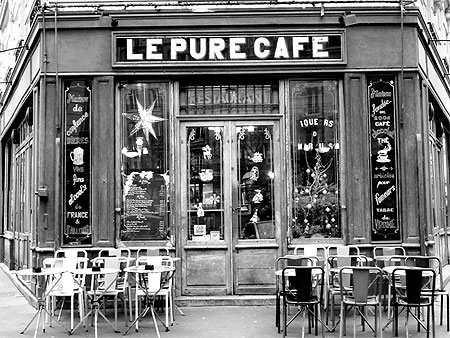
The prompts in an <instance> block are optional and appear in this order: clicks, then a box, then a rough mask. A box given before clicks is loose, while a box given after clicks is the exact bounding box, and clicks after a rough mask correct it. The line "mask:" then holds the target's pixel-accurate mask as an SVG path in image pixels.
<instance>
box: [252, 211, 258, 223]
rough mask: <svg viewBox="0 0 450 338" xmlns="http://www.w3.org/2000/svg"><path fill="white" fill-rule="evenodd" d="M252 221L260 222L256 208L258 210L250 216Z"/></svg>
mask: <svg viewBox="0 0 450 338" xmlns="http://www.w3.org/2000/svg"><path fill="white" fill-rule="evenodd" d="M250 222H252V223H254V224H256V223H258V222H259V217H258V209H256V211H255V212H254V213H253V216H252V218H250Z"/></svg>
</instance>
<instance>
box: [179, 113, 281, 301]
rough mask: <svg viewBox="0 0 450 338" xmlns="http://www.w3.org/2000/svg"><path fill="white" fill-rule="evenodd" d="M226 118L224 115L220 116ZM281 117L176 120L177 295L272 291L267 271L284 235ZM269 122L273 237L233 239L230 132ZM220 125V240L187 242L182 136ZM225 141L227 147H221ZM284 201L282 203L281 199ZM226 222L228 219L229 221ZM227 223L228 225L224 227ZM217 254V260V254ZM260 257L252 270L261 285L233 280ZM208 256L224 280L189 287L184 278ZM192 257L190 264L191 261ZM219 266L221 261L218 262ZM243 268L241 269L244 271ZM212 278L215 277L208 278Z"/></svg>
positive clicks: (233, 166) (233, 150) (232, 141)
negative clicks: (261, 278)
mask: <svg viewBox="0 0 450 338" xmlns="http://www.w3.org/2000/svg"><path fill="white" fill-rule="evenodd" d="M225 117H227V119H225ZM282 121H283V120H282V117H281V116H265V117H263V118H258V119H255V118H254V117H247V116H224V117H219V118H218V117H217V116H214V117H205V116H203V117H202V118H201V119H200V117H199V116H195V117H193V118H189V119H178V120H177V121H176V128H175V130H178V131H179V132H178V133H177V135H180V142H178V143H177V142H175V143H174V144H175V147H176V148H178V149H174V150H175V153H176V154H178V155H179V156H177V157H178V158H177V159H176V161H175V166H176V168H180V170H178V171H175V175H176V178H175V180H174V182H176V186H175V188H174V191H175V195H176V196H177V197H176V199H175V200H176V201H177V205H178V207H177V208H176V210H177V211H176V216H175V221H176V223H175V224H176V227H179V228H178V229H177V234H179V236H177V246H178V248H179V254H180V255H181V258H182V271H181V293H182V294H184V295H189V294H203V295H204V294H261V293H263V294H270V293H273V292H274V290H275V276H274V275H273V266H274V263H275V260H276V258H277V257H278V256H280V255H281V253H282V252H284V251H283V250H285V246H286V243H284V242H285V241H283V240H282V239H283V238H285V236H286V229H284V228H283V227H282V224H283V222H282V220H283V219H285V218H286V210H285V209H286V208H282V205H283V201H285V199H286V194H285V190H284V189H282V182H283V181H284V180H283V178H284V177H285V166H284V163H285V157H284V155H283V152H282V147H283V144H282V143H281V142H280V140H282V139H283V138H282V137H281V135H282V132H283V125H282ZM252 124H253V125H255V124H256V125H268V124H270V125H272V126H273V139H272V143H273V163H274V166H275V167H274V171H275V172H277V174H276V175H275V177H274V221H275V238H274V239H247V240H243V239H239V234H238V225H237V222H235V221H234V219H235V218H236V216H235V215H233V213H232V206H233V203H234V202H233V198H234V196H233V189H235V188H236V184H237V182H234V181H235V179H234V175H235V170H237V160H238V155H237V151H236V149H237V144H236V143H235V142H237V135H236V133H235V130H236V126H245V125H252ZM206 126H208V127H214V126H217V127H223V128H224V129H223V130H224V135H223V136H224V139H223V145H224V146H223V148H224V149H223V166H224V167H223V182H231V183H232V184H227V183H224V184H223V185H224V191H223V196H224V197H223V198H224V200H223V203H224V204H223V208H224V216H223V217H224V219H223V222H224V241H220V242H216V243H207V242H198V243H197V242H193V241H189V240H188V231H187V228H188V217H187V208H186V206H187V184H186V182H187V172H186V170H185V166H186V165H187V152H186V147H187V144H186V140H187V134H188V132H187V130H188V128H189V127H206ZM226 145H229V146H226ZM284 204H286V203H284ZM230 222H231V223H230ZM230 224H231V226H230ZM219 257H220V258H219ZM255 258H258V259H257V260H258V261H263V262H264V264H265V265H264V266H260V267H257V268H260V270H258V271H259V272H262V273H263V274H264V283H263V285H261V284H258V285H256V284H255V285H250V284H249V285H245V286H244V285H240V284H239V278H240V276H242V275H243V274H244V275H245V273H248V270H249V269H250V267H249V266H247V267H246V266H245V264H246V263H245V262H247V264H253V263H255V264H257V262H256V261H255ZM208 259H212V260H213V261H214V260H217V263H218V262H220V263H218V264H219V266H220V267H224V278H225V282H224V283H222V284H221V282H219V283H218V285H216V286H214V285H201V284H199V285H192V284H191V283H190V281H189V280H188V279H189V278H190V277H191V276H192V275H193V274H197V273H199V272H200V271H199V270H201V264H202V263H201V261H202V260H203V261H206V260H208ZM193 260H195V261H196V262H195V263H192V261H193ZM222 264H224V265H222ZM245 269H247V271H246V270H245ZM213 278H218V280H220V278H219V277H217V276H214V277H213Z"/></svg>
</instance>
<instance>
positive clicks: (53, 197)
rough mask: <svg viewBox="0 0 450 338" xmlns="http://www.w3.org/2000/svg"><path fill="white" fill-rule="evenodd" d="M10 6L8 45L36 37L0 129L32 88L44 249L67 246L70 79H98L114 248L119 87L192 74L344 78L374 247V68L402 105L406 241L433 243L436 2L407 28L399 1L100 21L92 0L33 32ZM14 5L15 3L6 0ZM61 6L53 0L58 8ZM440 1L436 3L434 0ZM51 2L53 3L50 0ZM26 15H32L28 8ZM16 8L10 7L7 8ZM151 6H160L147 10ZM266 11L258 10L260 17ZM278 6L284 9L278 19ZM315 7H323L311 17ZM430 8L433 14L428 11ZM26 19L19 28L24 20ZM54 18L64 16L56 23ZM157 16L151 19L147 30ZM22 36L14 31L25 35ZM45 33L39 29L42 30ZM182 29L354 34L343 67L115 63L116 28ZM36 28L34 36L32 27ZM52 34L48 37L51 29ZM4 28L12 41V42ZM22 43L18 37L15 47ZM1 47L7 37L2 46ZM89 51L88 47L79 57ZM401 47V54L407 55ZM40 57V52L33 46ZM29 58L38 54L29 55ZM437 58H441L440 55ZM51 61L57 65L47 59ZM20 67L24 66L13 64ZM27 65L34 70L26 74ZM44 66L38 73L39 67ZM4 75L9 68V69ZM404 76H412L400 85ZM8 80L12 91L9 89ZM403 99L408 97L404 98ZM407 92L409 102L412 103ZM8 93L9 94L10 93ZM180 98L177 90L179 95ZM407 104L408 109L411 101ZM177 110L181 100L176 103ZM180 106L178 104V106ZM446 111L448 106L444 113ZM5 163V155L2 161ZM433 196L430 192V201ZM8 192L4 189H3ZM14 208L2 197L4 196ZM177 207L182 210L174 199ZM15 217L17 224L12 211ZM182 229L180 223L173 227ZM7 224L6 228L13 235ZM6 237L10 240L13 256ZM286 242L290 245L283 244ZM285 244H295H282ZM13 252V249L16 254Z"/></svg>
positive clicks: (351, 189) (364, 233)
mask: <svg viewBox="0 0 450 338" xmlns="http://www.w3.org/2000/svg"><path fill="white" fill-rule="evenodd" d="M12 3H13V2H12V1H11V0H10V1H9V2H8V1H4V2H2V7H1V8H2V10H3V12H2V13H3V21H2V24H3V23H5V25H4V26H2V27H4V29H2V31H1V32H2V34H3V35H0V41H1V42H2V44H3V48H5V46H7V45H8V46H11V44H10V41H14V42H15V41H18V40H10V38H9V39H6V38H5V36H7V35H11V36H13V35H14V36H16V35H18V38H17V39H19V38H21V37H22V38H23V39H24V40H26V41H27V42H29V45H30V47H33V48H30V51H29V52H28V54H27V53H25V52H24V54H23V55H24V56H23V58H20V59H19V61H18V62H16V61H12V59H11V58H8V59H6V58H5V59H3V58H2V59H1V60H0V73H1V71H2V70H4V69H5V67H6V66H8V67H13V68H14V69H13V71H12V74H13V75H12V80H13V84H12V85H9V86H7V85H6V84H4V85H3V87H1V86H0V91H3V92H4V97H3V98H2V101H3V106H1V107H0V109H1V117H0V121H1V125H0V126H1V127H2V130H0V133H1V135H2V141H3V142H6V141H7V140H8V139H9V137H10V132H11V130H10V128H9V127H10V126H11V125H12V124H13V122H14V121H15V119H16V118H17V119H19V118H20V116H17V115H20V112H21V111H23V110H21V105H23V102H24V101H25V97H31V92H32V90H35V91H37V92H38V93H39V95H36V96H35V97H33V100H34V106H35V107H36V109H35V110H36V112H35V122H36V126H37V130H36V132H35V134H34V145H35V147H34V149H35V150H36V153H35V154H36V156H35V158H36V163H35V170H36V176H35V177H36V178H35V182H34V187H35V188H39V187H41V186H43V187H47V188H48V196H40V197H39V196H38V197H36V199H35V202H34V203H35V205H36V213H35V217H36V218H35V221H36V227H35V229H36V246H37V248H39V250H43V251H45V250H48V252H49V253H50V252H51V251H52V250H53V249H54V248H57V247H59V246H61V243H62V240H61V238H60V236H61V229H60V226H61V220H62V218H63V215H62V212H61V210H62V201H61V192H62V186H61V184H62V182H61V176H60V175H61V152H62V144H61V128H62V121H61V117H62V109H63V102H62V92H63V88H62V81H63V80H65V79H89V80H92V93H93V97H92V112H93V114H92V138H93V143H92V145H93V148H92V164H93V165H92V181H93V182H94V184H93V185H92V211H93V212H92V224H93V238H94V241H93V246H94V247H100V246H114V245H116V244H117V242H118V241H117V239H118V238H117V237H118V235H117V229H118V216H119V214H118V212H117V208H118V207H119V206H120V199H121V197H120V196H117V191H118V190H119V187H120V184H119V183H118V181H119V179H118V177H117V175H118V174H117V168H118V164H117V157H116V155H115V154H114V151H113V150H112V148H113V147H112V145H117V144H116V143H115V136H116V135H117V133H118V130H117V126H118V124H119V121H118V113H117V112H115V111H116V109H117V106H118V102H117V83H118V82H119V81H122V80H125V81H126V80H130V79H157V80H162V81H167V80H171V81H174V83H177V81H178V80H182V79H187V80H188V81H189V79H191V78H192V76H191V75H192V74H194V73H195V74H196V75H204V76H205V78H206V77H208V76H211V75H213V76H216V75H217V74H225V73H230V74H232V75H236V76H237V75H239V76H242V75H243V74H251V75H255V74H264V75H266V76H274V74H276V77H278V78H282V79H288V78H337V79H340V80H342V83H343V113H342V116H341V119H342V131H343V132H342V139H343V141H344V143H345V148H344V150H343V154H344V156H345V161H343V163H342V164H341V165H342V175H343V177H345V192H346V195H345V196H344V197H343V201H342V203H343V204H344V206H345V207H344V208H343V210H342V212H343V224H344V227H345V228H344V233H343V239H342V241H343V242H345V243H356V244H360V245H362V246H370V245H371V239H370V228H371V214H370V203H371V202H370V199H371V196H370V189H369V186H370V177H369V163H368V158H367V153H368V151H369V146H370V145H369V139H368V135H369V134H370V130H369V120H368V117H369V114H368V99H367V86H368V79H369V78H370V77H371V76H374V75H376V76H380V77H388V78H392V79H394V82H395V83H396V86H397V87H396V88H397V90H398V92H397V94H398V95H397V99H398V101H399V102H398V104H397V107H398V109H397V113H398V129H397V130H398V142H399V143H398V149H399V154H398V155H399V175H398V177H399V187H400V188H401V191H400V192H399V196H400V199H399V210H400V220H401V224H402V230H401V231H402V236H401V241H400V242H402V243H403V244H404V245H406V246H409V247H410V248H411V250H412V251H414V252H418V251H420V250H423V244H422V243H421V242H422V241H423V240H424V239H426V237H427V234H428V233H430V231H431V232H432V231H433V230H432V229H430V223H431V220H430V212H429V205H430V202H429V201H428V199H429V197H428V195H429V191H428V190H427V183H428V181H427V179H428V178H427V177H428V172H427V168H426V167H425V166H424V167H422V166H421V163H422V162H421V161H423V160H424V159H426V158H427V156H428V153H427V151H428V150H427V148H428V128H429V126H428V123H427V121H426V119H424V116H426V115H427V102H428V92H429V91H432V92H433V93H435V94H436V95H437V97H438V98H439V99H438V100H439V102H440V103H441V104H442V108H443V110H444V111H445V109H447V108H446V107H448V105H447V103H448V102H449V100H450V99H449V98H450V95H449V84H448V78H443V75H442V72H443V69H442V66H443V64H442V61H441V60H440V59H441V58H442V57H446V55H445V54H442V55H441V54H439V53H444V52H447V51H448V49H447V48H446V45H445V44H442V45H437V47H436V48H434V47H427V43H426V41H424V40H426V38H429V37H430V36H431V35H430V34H429V33H427V34H424V33H423V34H421V33H419V28H420V29H425V30H426V29H428V28H427V25H426V24H425V22H428V21H432V22H433V23H434V24H435V27H438V28H437V31H436V34H438V37H440V38H445V37H446V32H447V22H446V21H445V20H443V13H444V9H445V8H442V10H435V12H433V10H431V11H430V10H428V8H429V6H426V5H425V4H422V3H421V4H420V8H419V9H413V8H409V7H408V10H406V11H405V12H404V18H403V20H404V24H403V27H402V26H400V22H399V20H400V12H399V10H398V8H396V9H395V10H391V9H390V8H388V7H386V8H384V9H381V10H380V11H378V12H377V11H375V10H370V11H368V10H366V9H364V8H356V9H353V10H352V13H353V14H355V15H356V19H355V20H356V22H355V24H349V25H347V26H342V25H341V24H340V21H339V17H340V16H341V15H342V14H343V9H342V8H339V6H336V7H333V8H331V7H329V6H328V5H327V7H326V8H325V13H324V16H321V15H320V14H319V13H317V11H316V10H313V9H309V8H308V9H307V10H305V11H304V12H300V13H299V12H298V11H296V10H295V11H294V10H291V9H289V8H288V9H285V8H283V9H279V10H280V11H279V13H277V9H275V10H274V9H268V8H266V9H263V10H257V11H254V9H252V8H250V9H246V10H242V9H241V8H239V9H237V10H236V11H233V10H231V11H218V12H216V13H209V14H208V13H206V12H205V13H201V14H199V13H195V12H192V11H187V10H185V9H182V10H181V11H179V12H176V11H175V12H174V11H171V10H167V9H165V10H163V11H161V12H158V13H155V12H139V13H137V12H133V11H123V10H121V11H115V10H112V11H111V12H109V13H108V15H103V16H102V17H100V15H99V13H96V12H94V10H93V8H92V7H89V6H88V7H86V8H83V9H82V11H85V12H86V16H83V15H81V16H72V15H71V14H70V13H69V10H68V9H64V8H63V7H61V8H60V9H59V10H58V12H57V13H56V15H55V13H54V12H53V11H52V10H51V9H50V10H49V11H45V22H44V21H42V17H41V18H40V21H39V25H38V26H37V23H35V25H30V29H29V31H28V29H25V28H24V27H25V26H24V24H23V22H25V23H27V24H29V22H28V21H27V20H29V19H28V16H24V17H19V16H17V15H15V14H14V13H16V14H17V13H19V12H20V13H25V12H26V11H25V12H23V11H19V8H23V6H28V5H26V4H25V3H26V1H25V2H21V6H22V7H20V6H19V5H18V3H16V2H14V5H17V6H18V7H14V6H13V5H12ZM7 4H8V7H7ZM50 5H51V4H50ZM433 6H435V4H433ZM50 7H51V6H50ZM26 8H28V9H29V10H28V13H30V12H31V8H30V7H26ZM6 13H8V14H6ZM149 13H150V14H149ZM255 13H256V14H255ZM274 14H277V15H274ZM312 14H313V15H312ZM421 15H423V16H421ZM111 19H115V20H118V26H117V27H112V25H111V22H112V21H111ZM19 21H20V22H22V24H20V25H19V26H17V25H16V23H17V22H19ZM55 22H56V23H57V25H56V27H55ZM149 22H151V26H149ZM16 27H21V29H19V30H17V31H18V32H20V34H10V33H11V32H16V30H15V28H16ZM38 27H39V29H42V31H38V30H37V28H38ZM174 29H175V30H180V32H181V34H182V33H186V32H188V31H190V32H198V33H200V34H202V33H203V34H204V33H205V32H206V33H211V32H214V33H215V34H219V33H220V34H222V33H223V34H225V35H226V34H233V33H235V32H236V31H245V32H255V31H258V30H259V31H261V30H262V31H263V32H278V33H283V32H288V31H292V30H300V31H301V30H307V31H313V32H320V31H323V30H344V31H345V47H344V48H345V50H346V62H345V64H327V65H310V64H309V65H296V64H293V63H288V64H287V65H284V64H280V65H276V66H273V67H269V66H266V65H258V66H254V65H247V64H246V65H245V66H241V67H236V66H234V65H233V64H231V63H230V64H227V65H225V66H219V67H216V68H210V67H198V66H184V65H182V64H180V65H179V66H176V67H172V68H171V69H170V70H169V71H168V70H166V69H164V68H163V67H141V66H139V67H138V66H136V67H128V68H120V67H114V66H113V52H114V50H113V45H112V43H113V38H112V32H129V33H133V32H136V31H138V32H142V31H145V32H150V33H152V32H153V33H154V34H161V33H160V32H161V31H163V32H168V31H170V30H174ZM36 32H40V33H37V34H36V35H34V34H35V33H36ZM42 32H45V37H44V34H41V33H42ZM2 36H3V38H2ZM13 45H14V44H13ZM0 46H1V45H0ZM80 51H81V53H80ZM399 51H401V52H399ZM31 53H33V54H31ZM25 54H27V55H30V57H28V58H25ZM436 59H437V61H436ZM44 61H48V62H44ZM14 64H15V65H16V66H14ZM21 69H24V71H23V72H22V71H20V70H21ZM38 72H40V73H39V78H37V74H38ZM0 77H1V74H0ZM402 80H403V81H402ZM1 88H4V90H2V89H1ZM403 95H404V97H403ZM402 97H403V99H402ZM6 98H7V99H6ZM174 99H176V96H174ZM402 103H403V106H402ZM174 107H175V105H174ZM176 108H177V107H175V109H176ZM446 113H447V115H448V112H446ZM4 161H5V159H4ZM422 195H423V198H421V197H422ZM3 199H5V196H4V197H3ZM3 205H4V203H3ZM174 210H176V207H174ZM5 222H10V220H8V219H5V218H4V224H3V229H6V224H5ZM175 226H176V225H175ZM6 233H7V231H3V234H4V235H5V234H6ZM8 245H9V244H8ZM8 245H5V246H4V247H3V250H4V251H5V252H7V251H8V250H7V249H8ZM283 245H286V244H283ZM283 250H287V248H286V247H285V248H283ZM9 251H11V250H9Z"/></svg>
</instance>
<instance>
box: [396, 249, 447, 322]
mask: <svg viewBox="0 0 450 338" xmlns="http://www.w3.org/2000/svg"><path fill="white" fill-rule="evenodd" d="M405 265H407V266H416V267H420V268H431V269H434V271H435V272H436V286H435V290H434V295H435V296H436V297H438V296H440V303H441V311H440V322H439V323H440V325H442V324H443V318H444V297H445V298H446V300H447V303H446V304H447V306H446V311H447V312H446V313H447V331H450V312H449V298H450V297H449V292H448V291H447V290H446V289H445V287H444V276H443V274H442V261H441V259H440V258H439V257H437V256H408V257H407V258H406V261H405Z"/></svg>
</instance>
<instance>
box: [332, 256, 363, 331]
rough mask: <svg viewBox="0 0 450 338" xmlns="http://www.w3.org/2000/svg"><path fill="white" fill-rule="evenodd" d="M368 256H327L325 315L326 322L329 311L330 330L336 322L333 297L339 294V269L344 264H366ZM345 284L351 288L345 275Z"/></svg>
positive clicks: (334, 326)
mask: <svg viewBox="0 0 450 338" xmlns="http://www.w3.org/2000/svg"><path fill="white" fill-rule="evenodd" d="M367 263H368V258H367V257H366V256H364V255H331V256H329V257H328V278H329V280H328V294H327V298H328V299H327V304H328V306H327V315H326V322H327V324H328V319H329V315H330V313H331V330H332V331H333V330H334V329H335V328H336V326H337V323H336V321H335V298H336V296H339V295H340V294H341V284H340V283H341V281H340V280H339V269H340V268H342V267H344V266H364V265H367ZM342 282H345V284H346V285H347V288H349V289H351V287H352V286H351V285H350V278H349V277H348V276H346V278H345V281H342Z"/></svg>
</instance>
